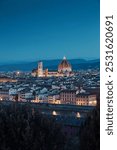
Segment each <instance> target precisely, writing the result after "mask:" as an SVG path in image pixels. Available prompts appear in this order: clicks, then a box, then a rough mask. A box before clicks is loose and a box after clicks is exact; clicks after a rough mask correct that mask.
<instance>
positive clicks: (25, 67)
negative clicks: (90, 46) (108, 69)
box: [0, 59, 100, 71]
mask: <svg viewBox="0 0 117 150" xmlns="http://www.w3.org/2000/svg"><path fill="white" fill-rule="evenodd" d="M40 61H42V62H43V66H44V69H45V68H48V69H49V70H57V69H58V65H59V64H60V62H61V61H62V60H61V59H53V60H40ZM68 61H69V62H70V63H71V65H72V68H73V69H74V70H79V69H88V68H97V67H98V68H99V67H100V59H94V60H85V59H69V60H68ZM37 64H38V61H34V62H29V63H22V64H9V65H0V71H17V70H20V71H32V70H33V69H35V68H37Z"/></svg>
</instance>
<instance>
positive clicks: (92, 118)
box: [0, 103, 100, 150]
mask: <svg viewBox="0 0 117 150" xmlns="http://www.w3.org/2000/svg"><path fill="white" fill-rule="evenodd" d="M99 147H100V113H99V108H97V109H96V110H94V111H93V112H91V113H90V114H89V115H88V118H87V120H86V121H85V123H84V124H83V125H82V126H81V128H80V132H79V130H78V133H77V135H74V136H71V137H70V138H67V137H66V136H65V134H64V133H63V126H62V125H60V124H57V123H56V122H55V120H54V119H52V118H48V117H46V116H42V115H40V113H39V109H34V108H32V107H31V106H30V105H19V104H16V103H14V104H13V105H8V106H7V105H2V104H0V150H99V149H100V148H99Z"/></svg>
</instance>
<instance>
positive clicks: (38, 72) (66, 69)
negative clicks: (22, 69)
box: [32, 57, 73, 77]
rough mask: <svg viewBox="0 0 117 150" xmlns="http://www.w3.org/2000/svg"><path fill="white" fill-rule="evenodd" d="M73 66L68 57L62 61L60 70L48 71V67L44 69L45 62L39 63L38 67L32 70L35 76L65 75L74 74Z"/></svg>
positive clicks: (59, 66)
mask: <svg viewBox="0 0 117 150" xmlns="http://www.w3.org/2000/svg"><path fill="white" fill-rule="evenodd" d="M72 75H73V72H72V66H71V64H70V63H69V62H68V61H67V59H66V57H64V58H63V60H62V61H61V63H60V64H59V65H58V71H48V69H46V70H43V63H42V62H39V63H38V68H37V69H33V70H32V76H33V77H52V76H55V77H60V76H61V77H63V76H72Z"/></svg>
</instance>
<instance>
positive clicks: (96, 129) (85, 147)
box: [79, 108, 100, 150]
mask: <svg viewBox="0 0 117 150" xmlns="http://www.w3.org/2000/svg"><path fill="white" fill-rule="evenodd" d="M79 138H80V150H100V110H99V108H97V109H96V110H94V111H93V112H91V113H90V115H89V116H88V118H87V120H86V122H85V124H84V125H83V126H82V127H81V129H80V135H79Z"/></svg>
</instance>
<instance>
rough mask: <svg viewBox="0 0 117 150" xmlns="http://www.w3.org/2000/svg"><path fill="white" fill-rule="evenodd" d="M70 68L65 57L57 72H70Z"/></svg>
mask: <svg viewBox="0 0 117 150" xmlns="http://www.w3.org/2000/svg"><path fill="white" fill-rule="evenodd" d="M71 71H72V67H71V64H70V63H69V62H68V61H67V59H66V57H64V58H63V60H62V61H61V63H60V64H59V66H58V72H63V73H64V72H71Z"/></svg>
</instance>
